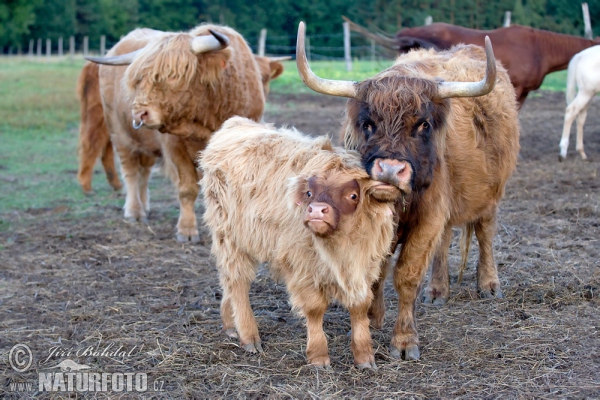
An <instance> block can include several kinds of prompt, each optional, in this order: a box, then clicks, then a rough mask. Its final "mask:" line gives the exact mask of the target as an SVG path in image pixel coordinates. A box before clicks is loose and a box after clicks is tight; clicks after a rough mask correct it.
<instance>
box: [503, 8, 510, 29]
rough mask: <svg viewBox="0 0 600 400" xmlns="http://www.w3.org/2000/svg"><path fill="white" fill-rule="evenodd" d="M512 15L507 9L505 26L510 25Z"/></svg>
mask: <svg viewBox="0 0 600 400" xmlns="http://www.w3.org/2000/svg"><path fill="white" fill-rule="evenodd" d="M510 15H511V12H510V11H506V12H505V13H504V27H505V28H508V27H509V26H510Z"/></svg>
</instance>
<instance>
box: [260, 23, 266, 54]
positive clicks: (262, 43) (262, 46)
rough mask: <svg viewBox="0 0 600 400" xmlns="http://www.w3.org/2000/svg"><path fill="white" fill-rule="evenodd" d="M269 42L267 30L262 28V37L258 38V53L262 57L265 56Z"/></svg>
mask: <svg viewBox="0 0 600 400" xmlns="http://www.w3.org/2000/svg"><path fill="white" fill-rule="evenodd" d="M266 42H267V30H266V29H265V28H262V29H261V30H260V37H259V38H258V55H259V56H261V57H264V56H265V44H266Z"/></svg>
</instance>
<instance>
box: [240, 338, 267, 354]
mask: <svg viewBox="0 0 600 400" xmlns="http://www.w3.org/2000/svg"><path fill="white" fill-rule="evenodd" d="M242 348H243V349H244V350H246V351H247V352H248V353H262V352H263V348H262V345H261V344H260V340H257V341H256V342H250V343H248V344H244V345H242Z"/></svg>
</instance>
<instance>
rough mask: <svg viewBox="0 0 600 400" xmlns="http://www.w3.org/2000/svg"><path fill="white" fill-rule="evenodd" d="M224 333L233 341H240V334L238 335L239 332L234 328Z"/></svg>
mask: <svg viewBox="0 0 600 400" xmlns="http://www.w3.org/2000/svg"><path fill="white" fill-rule="evenodd" d="M224 332H225V334H226V335H227V336H229V337H230V338H232V339H238V338H239V336H238V333H237V331H236V330H235V329H234V328H229V329H225V330H224Z"/></svg>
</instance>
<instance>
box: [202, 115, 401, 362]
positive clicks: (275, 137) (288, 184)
mask: <svg viewBox="0 0 600 400" xmlns="http://www.w3.org/2000/svg"><path fill="white" fill-rule="evenodd" d="M201 167H202V170H203V173H204V177H203V178H202V180H201V187H202V193H203V195H204V202H205V207H206V212H205V214H204V221H205V222H206V224H207V226H208V227H209V228H210V230H211V232H212V253H213V255H214V256H215V257H216V261H217V267H218V270H219V276H220V281H221V286H222V288H223V298H222V302H221V316H222V319H223V329H224V330H225V332H227V333H228V334H230V335H234V334H235V331H236V330H237V333H238V334H239V338H240V341H241V343H242V345H243V347H244V348H245V349H246V350H248V351H253V352H254V351H256V350H259V351H260V349H261V340H260V337H259V334H258V327H257V324H256V321H255V319H254V315H253V313H252V309H251V308H250V302H249V289H250V283H251V282H252V281H253V280H254V278H255V274H256V270H257V268H258V265H259V264H260V263H262V262H268V263H269V266H270V269H271V271H272V272H273V274H274V275H275V276H276V277H277V278H279V279H282V280H283V281H285V283H286V285H287V290H288V293H289V295H290V300H291V304H292V307H293V309H295V310H296V311H298V312H300V313H301V314H302V315H303V316H304V317H305V318H306V323H307V329H308V344H307V349H306V353H307V356H308V360H309V362H310V363H312V364H315V365H327V364H329V356H328V352H327V341H326V338H325V335H324V333H323V328H322V324H323V314H324V313H325V310H326V309H327V305H328V304H329V302H330V300H337V301H339V302H341V303H342V304H343V305H345V306H346V307H348V309H349V310H350V319H351V324H352V351H353V353H354V358H355V363H356V364H357V365H358V366H359V367H367V368H368V367H374V366H375V361H374V358H373V349H372V345H371V336H370V334H369V321H368V317H367V310H368V308H369V305H370V304H371V300H372V297H373V295H372V292H371V285H372V283H373V282H375V280H376V279H377V278H378V277H379V274H380V265H381V264H382V262H383V261H384V259H385V256H386V255H387V254H388V251H389V245H390V243H391V240H392V237H393V218H392V211H391V203H386V202H385V201H390V198H388V199H387V200H385V201H379V200H376V199H375V197H377V198H379V199H382V197H381V196H380V195H379V194H378V193H377V192H378V188H377V187H378V186H379V185H380V183H379V182H376V181H373V180H371V179H370V178H369V176H368V174H367V173H366V172H365V171H364V169H363V168H362V167H361V164H360V159H359V157H358V156H357V154H350V153H347V152H345V151H344V150H343V149H333V148H332V146H331V143H330V141H329V139H328V138H318V139H311V138H308V137H306V136H303V135H302V134H300V133H299V132H297V131H295V130H287V129H280V130H275V129H274V128H272V127H271V126H268V125H260V124H257V123H254V122H252V121H249V120H247V119H243V118H239V117H235V118H232V119H230V120H229V121H227V122H226V123H225V124H224V125H223V127H222V128H221V130H219V131H217V132H215V134H214V135H213V137H212V138H211V140H210V142H209V144H208V146H207V147H206V149H205V150H204V152H203V153H202V156H201ZM384 197H385V194H384V196H383V198H384ZM391 199H393V197H392V198H391ZM319 204H320V205H319ZM323 205H324V207H325V209H323V211H322V212H323V214H321V216H327V215H329V214H333V215H332V218H331V219H330V220H329V222H328V223H327V224H323V223H321V221H317V222H315V220H314V218H315V215H316V214H315V213H316V211H315V210H313V207H315V208H318V207H323Z"/></svg>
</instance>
